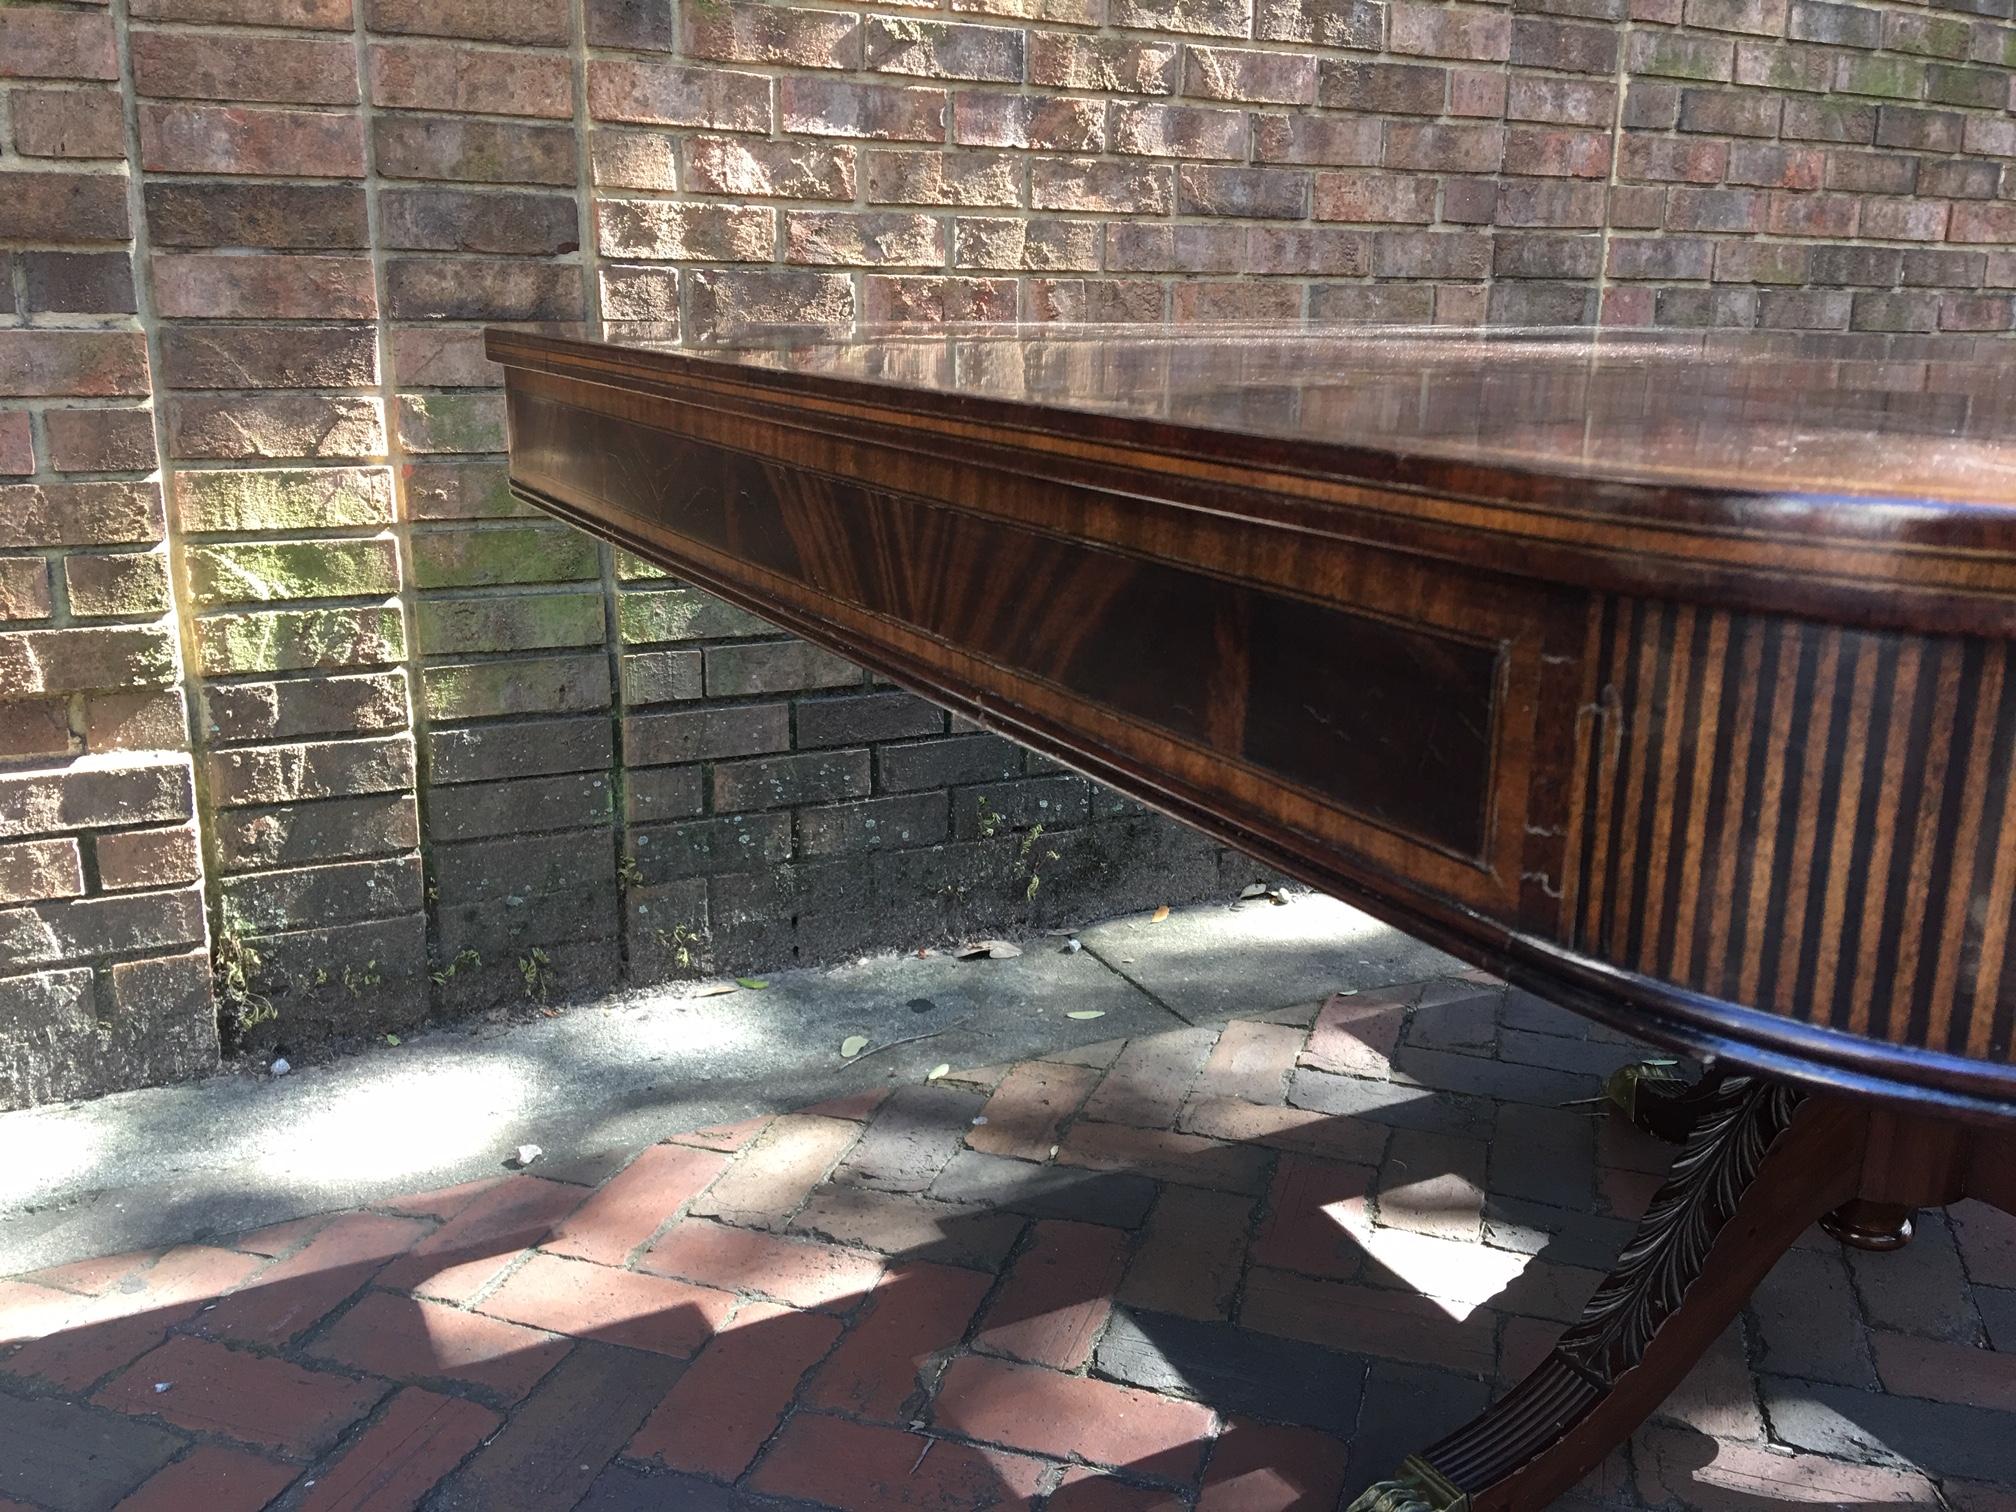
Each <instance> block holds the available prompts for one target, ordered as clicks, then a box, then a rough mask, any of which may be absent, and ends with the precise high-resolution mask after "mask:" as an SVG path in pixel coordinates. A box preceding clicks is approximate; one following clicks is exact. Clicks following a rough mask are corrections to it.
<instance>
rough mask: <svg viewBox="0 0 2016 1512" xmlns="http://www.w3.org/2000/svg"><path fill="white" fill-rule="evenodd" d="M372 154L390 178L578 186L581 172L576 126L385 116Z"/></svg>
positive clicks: (376, 125) (376, 126)
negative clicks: (578, 172)
mask: <svg viewBox="0 0 2016 1512" xmlns="http://www.w3.org/2000/svg"><path fill="white" fill-rule="evenodd" d="M371 153H372V159H373V161H374V162H375V163H376V165H377V168H378V171H379V173H381V174H383V175H384V176H385V177H387V178H399V179H451V180H455V181H457V182H461V183H478V184H506V183H511V184H572V183H573V182H574V181H575V177H576V171H577V158H576V150H575V142H574V133H573V131H572V129H571V128H569V127H566V126H543V125H535V124H531V123H522V122H515V121H480V120H474V121H472V120H459V121H458V120H441V119H438V118H433V117H417V116H397V115H393V116H379V117H378V118H377V119H376V120H374V121H373V122H372V123H371ZM259 244H260V245H282V244H281V243H267V242H261V243H259Z"/></svg>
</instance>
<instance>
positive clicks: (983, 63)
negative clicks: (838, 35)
mask: <svg viewBox="0 0 2016 1512" xmlns="http://www.w3.org/2000/svg"><path fill="white" fill-rule="evenodd" d="M1025 46H1026V41H1025V34H1024V33H1023V32H1022V31H1020V30H1018V29H1016V28H1014V27H1007V26H973V25H967V24H963V23H958V22H943V21H918V20H912V19H910V18H908V17H895V16H870V17H868V18H867V22H866V28H865V31H864V33H863V36H862V48H863V62H864V63H865V65H866V66H867V67H868V68H871V69H874V70H876V71H878V72H881V73H897V74H916V75H920V76H922V77H925V78H932V79H966V80H971V81H976V82H987V83H995V84H1017V83H1020V82H1021V81H1022V75H1023V51H1024V48H1025Z"/></svg>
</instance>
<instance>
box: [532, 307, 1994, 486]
mask: <svg viewBox="0 0 2016 1512" xmlns="http://www.w3.org/2000/svg"><path fill="white" fill-rule="evenodd" d="M554 334H562V333H560V332H555V333H554ZM564 334H566V335H569V336H573V337H576V338H581V339H588V340H604V341H611V342H614V343H615V344H618V345H622V346H627V347H632V348H636V349H640V350H681V351H683V352H684V353H685V355H687V356H690V357H697V358H705V359H706V360H709V361H719V362H727V363H734V364H737V365H739V366H742V367H745V368H756V369H767V370H772V371H776V372H780V373H794V374H809V375H815V376H816V377H822V378H831V379H842V380H854V381H857V382H865V383H870V384H875V385H889V386H894V387H896V388H900V389H907V390H914V391H920V392H926V393H935V394H941V395H946V396H958V397H960V398H966V399H970V398H978V399H982V400H1003V401H1012V402H1015V403H1020V404H1034V405H1038V406H1042V407H1045V408H1049V409H1053V410H1064V411H1080V412H1090V413H1097V414H1106V415H1114V416H1130V417H1136V418H1140V419H1145V420H1154V421H1161V422H1167V423H1171V424H1174V425H1176V426H1179V427H1184V428H1188V429H1194V430H1201V431H1216V432H1239V433H1245V434H1249V435H1254V436H1262V437H1273V438H1278V439H1281V440H1284V441H1288V442H1291V443H1297V444H1315V445H1320V446H1342V447H1350V448H1359V449H1366V450H1370V451H1374V452H1379V453H1385V454H1388V455H1391V456H1394V457H1416V458H1431V459H1436V460H1441V461H1454V462H1474V463H1478V464H1483V465H1486V466H1497V467H1512V468H1516V469H1519V470H1522V471H1534V472H1540V473H1551V474H1562V475H1579V476H1587V477H1592V478H1595V477H1600V478H1603V479H1606V480H1610V481H1613V482H1628V481H1643V482H1652V483H1678V484H1682V485H1689V486H1695V487H1705V488H1712V489H1737V490H1745V491H1751V490H1755V491H1762V492H1767V493H1793V494H1804V495H1823V496H1824V495H1829V494H1859V495H1865V496H1867V495H1875V496H1881V497H1892V498H1900V499H1911V500H1918V501H1948V502H1954V503H1972V504H1999V505H2007V506H2016V335H1999V334H1998V335H1962V334H1950V335H1921V336H1909V335H1905V336H1885V335H1851V334H1835V333H1793V332H1785V333H1762V332H1675V331H1603V332H1589V331H1581V330H1561V329H1553V330H1455V329H1423V328H1407V329H1396V328H1378V327H1372V328H1366V327H1339V326H1331V327H1315V326H1296V325H1286V324H1264V325H1204V326H1188V327H1174V326H1166V327H1158V326H1150V327H1142V326H1089V325H1020V326H940V327H916V326H911V327H880V328H867V327H861V328H852V329H840V330H831V329H827V330H817V331H808V330H805V329H790V328H770V329H763V328H758V329H754V330H751V331H749V332H748V333H746V334H745V335H744V336H742V337H741V338H739V339H738V341H737V342H736V343H735V344H734V345H733V346H730V347H717V348H709V349H679V348H676V347H674V346H672V345H671V344H668V343H660V342H657V341H653V340H651V339H649V337H648V335H645V334H641V333H629V332H623V331H620V330H618V329H617V328H615V327H613V326H612V327H610V328H608V329H607V330H606V331H603V330H598V329H595V328H585V329H584V328H570V329H568V330H567V331H566V332H565V333H564ZM1037 418H1038V420H1039V423H1040V417H1037Z"/></svg>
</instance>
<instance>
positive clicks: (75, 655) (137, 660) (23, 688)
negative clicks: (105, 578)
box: [0, 625, 175, 698]
mask: <svg viewBox="0 0 2016 1512" xmlns="http://www.w3.org/2000/svg"><path fill="white" fill-rule="evenodd" d="M174 675H175V646H174V642H173V640H172V639H171V638H170V634H169V632H168V631H166V630H164V629H161V628H158V627H154V626H140V625H132V626H104V627H93V628H89V629H83V628H78V629H52V630H35V631H27V632H16V633H12V634H0V697H4V698H24V697H33V696H35V695H37V694H43V693H77V692H84V691H86V690H89V689H95V688H124V687H132V686H134V685H136V684H139V685H145V684H156V685H159V684H165V683H168V682H172V681H173V680H174Z"/></svg>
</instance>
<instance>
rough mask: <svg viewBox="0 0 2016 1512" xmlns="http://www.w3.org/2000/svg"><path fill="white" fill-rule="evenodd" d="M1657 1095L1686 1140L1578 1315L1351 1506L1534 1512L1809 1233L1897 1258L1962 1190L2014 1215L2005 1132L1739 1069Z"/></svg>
mask: <svg viewBox="0 0 2016 1512" xmlns="http://www.w3.org/2000/svg"><path fill="white" fill-rule="evenodd" d="M1659 1102H1660V1112H1659V1113H1657V1114H1654V1115H1653V1116H1654V1117H1659V1116H1665V1117H1667V1119H1668V1123H1667V1127H1668V1128H1673V1127H1674V1122H1673V1117H1672V1115H1674V1114H1675V1113H1676V1111H1677V1110H1679V1109H1681V1108H1683V1107H1684V1109H1685V1120H1686V1122H1687V1124H1688V1126H1689V1127H1688V1132H1687V1135H1686V1142H1685V1144H1684V1145H1683V1146H1682V1148H1681V1151H1680V1153H1679V1155H1678V1156H1677V1157H1675V1159H1674V1162H1673V1168H1672V1171H1671V1172H1670V1173H1669V1175H1668V1176H1667V1178H1666V1182H1665V1184H1664V1185H1663V1186H1662V1187H1660V1189H1659V1192H1658V1195H1657V1196H1656V1197H1654V1198H1653V1200H1652V1205H1651V1207H1650V1208H1648V1209H1647V1210H1646V1213H1645V1217H1644V1220H1643V1222H1642V1223H1641V1224H1640V1225H1639V1228H1638V1232H1637V1233H1636V1234H1635V1235H1634V1236H1633V1237H1632V1239H1631V1241H1630V1243H1629V1244H1627V1245H1626V1246H1625V1247H1624V1251H1623V1253H1622V1254H1621V1255H1619V1257H1618V1259H1617V1264H1616V1266H1615V1268H1614V1269H1613V1270H1612V1271H1611V1272H1610V1274H1609V1276H1608V1277H1606V1278H1605V1280H1604V1281H1603V1283H1602V1284H1601V1285H1600V1286H1598V1287H1597V1288H1596V1293H1595V1295H1594V1296H1593V1297H1591V1298H1590V1299H1589V1303H1588V1305H1587V1306H1586V1307H1585V1308H1584V1309H1583V1312H1582V1317H1581V1319H1580V1321H1578V1322H1577V1323H1575V1324H1574V1326H1572V1327H1571V1328H1569V1330H1568V1331H1567V1332H1566V1333H1565V1334H1563V1335H1562V1337H1561V1341H1560V1343H1558V1344H1557V1345H1556V1346H1555V1347H1554V1352H1553V1353H1552V1354H1550V1355H1549V1356H1548V1357H1547V1359H1546V1360H1544V1361H1543V1362H1542V1363H1541V1364H1540V1365H1539V1366H1538V1367H1537V1368H1536V1369H1535V1370H1534V1371H1533V1372H1532V1374H1530V1375H1528V1376H1527V1377H1526V1378H1525V1379H1524V1380H1523V1381H1521V1382H1520V1383H1519V1384H1518V1385H1516V1386H1514V1387H1513V1388H1512V1389H1511V1390H1510V1391H1509V1392H1507V1393H1506V1394H1505V1396H1504V1397H1503V1398H1502V1399H1500V1400H1499V1401H1498V1402H1497V1403H1496V1404H1495V1405H1494V1406H1492V1407H1491V1408H1490V1409H1489V1410H1488V1411H1487V1412H1485V1413H1484V1415H1483V1416H1481V1417H1479V1418H1477V1419H1476V1420H1474V1421H1473V1422H1471V1423H1469V1424H1467V1425H1465V1426H1464V1427H1462V1428H1459V1429H1457V1430H1456V1432H1454V1433H1452V1434H1450V1435H1449V1436H1448V1437H1447V1438H1445V1439H1443V1440H1442V1441H1441V1442H1440V1443H1437V1444H1434V1445H1432V1446H1431V1447H1429V1448H1428V1449H1426V1450H1424V1451H1422V1452H1421V1453H1420V1454H1418V1455H1415V1456H1413V1457H1411V1458H1409V1459H1408V1461H1407V1462H1406V1463H1405V1464H1404V1465H1403V1466H1401V1468H1400V1470H1399V1472H1398V1473H1397V1474H1396V1475H1395V1476H1394V1477H1393V1478H1392V1479H1391V1480H1386V1481H1381V1482H1379V1483H1377V1484H1375V1485H1374V1486H1372V1487H1371V1488H1369V1489H1368V1490H1367V1491H1366V1492H1365V1493H1364V1495H1362V1496H1360V1497H1359V1498H1358V1500H1357V1501H1356V1502H1354V1503H1353V1504H1352V1508H1351V1512H1537V1509H1540V1508H1544V1507H1546V1506H1548V1505H1549V1504H1550V1503H1551V1502H1552V1501H1553V1500H1554V1499H1555V1498H1556V1497H1557V1496H1560V1495H1561V1494H1562V1493H1564V1492H1566V1491H1567V1490H1569V1489H1570V1488H1571V1487H1573V1486H1574V1485H1575V1484H1576V1483H1577V1482H1579V1481H1580V1480H1581V1479H1582V1478H1583V1477H1584V1476H1585V1475H1587V1474H1588V1473H1589V1472H1590V1471H1591V1470H1593V1469H1594V1468H1595V1467H1596V1466H1597V1465H1598V1464H1599V1463H1600V1462H1601V1461H1602V1460H1603V1458H1604V1456H1605V1455H1607V1454H1608V1453H1609V1452H1610V1451H1611V1450H1612V1449H1613V1448H1615V1447H1616V1446H1617V1445H1618V1444H1620V1443H1622V1442H1624V1440H1625V1439H1627V1438H1629V1437H1630V1435H1631V1433H1632V1432H1633V1430H1635V1429H1636V1428H1637V1427H1638V1425H1639V1424H1640V1423H1641V1422H1643V1421H1644V1419H1645V1418H1646V1417H1647V1416H1648V1415H1649V1414H1650V1413H1651V1412H1652V1411H1653V1409H1654V1408H1656V1407H1657V1406H1658V1405H1659V1404H1660V1402H1662V1401H1663V1400H1664V1399H1665V1398H1666V1396H1667V1394H1668V1393H1669V1392H1670V1391H1672V1389H1673V1388H1674V1387H1675V1386H1677V1385H1679V1383H1680V1381H1681V1379H1682V1378H1683V1377H1684V1376H1685V1375H1686V1374H1687V1372H1688V1371H1689V1370H1690V1369H1691V1368H1692V1367H1693V1365H1694V1362H1695V1361H1696V1360H1698V1359H1699V1358H1700V1357H1701V1354H1702V1352H1703V1351H1705V1350H1706V1349H1707V1347H1708V1346H1709V1345H1710V1344H1711V1343H1713V1342H1714V1340H1715V1339H1716V1338H1717V1337H1718V1336H1719V1335H1720V1334H1721V1332H1722V1330H1723V1329H1724V1328H1726V1327H1727V1326H1728V1324H1729V1321H1730V1319H1731V1318H1733V1317H1734V1316H1735V1315H1736V1313H1737V1311H1738V1310H1739V1309H1740V1308H1741V1307H1742V1306H1743V1304H1744V1302H1745V1301H1746V1300H1747V1299H1748V1298H1749V1296H1750V1294H1751V1292H1752V1291H1753V1290H1754V1289H1755V1288H1756V1286H1757V1284H1758V1283H1759V1282H1760V1281H1762V1280H1763V1278H1764V1276H1765V1274H1766V1273H1767V1272H1768V1271H1769V1270H1770V1269H1771V1267H1772V1266H1773V1265H1774V1264H1775V1263H1776V1262H1777V1260H1778V1257H1779V1256H1780V1255H1782V1254H1783V1253H1784V1252H1785V1251H1786V1250H1787V1249H1788V1248H1789V1247H1790V1246H1791V1245H1792V1243H1793V1241H1794V1240H1796V1239H1797V1238H1798V1237H1799V1235H1800V1234H1801V1233H1803V1232H1804V1231H1805V1230H1806V1229H1807V1227H1808V1226H1810V1225H1811V1224H1813V1223H1815V1222H1818V1221H1821V1220H1823V1219H1828V1218H1829V1215H1833V1216H1832V1218H1831V1221H1830V1232H1836V1233H1837V1234H1839V1235H1840V1236H1841V1237H1843V1238H1844V1239H1846V1240H1847V1241H1848V1242H1850V1243H1862V1244H1865V1245H1866V1246H1868V1247H1870V1248H1885V1247H1887V1248H1895V1247H1896V1245H1897V1244H1901V1243H1902V1242H1903V1241H1904V1238H1905V1237H1908V1232H1909V1215H1910V1213H1911V1211H1912V1210H1913V1209H1916V1208H1920V1207H1939V1206H1943V1205H1945V1204H1946V1203H1949V1202H1954V1201H1957V1200H1958V1199H1960V1198H1962V1197H1968V1196H1972V1197H1979V1198H1981V1199H1983V1200H1985V1201H1988V1202H1991V1203H1994V1204H1995V1205H1996V1206H1998V1207H2001V1208H2003V1209H2005V1210H2007V1211H2012V1212H2016V1158H2012V1157H2016V1136H2012V1135H2011V1134H2007V1133H2003V1132H1999V1131H1995V1130H1989V1129H1978V1130H1977V1129H1975V1128H1972V1127H1970V1126H1966V1125H1961V1124H1957V1123H1950V1122H1945V1121H1942V1120H1938V1119H1933V1118H1927V1117H1924V1116H1922V1115H1917V1114H1910V1113H1899V1112H1893V1111H1891V1110H1889V1109H1887V1108H1884V1107H1880V1106H1878V1105H1876V1104H1874V1103H1870V1102H1866V1101H1862V1100H1859V1099H1853V1098H1845V1097H1841V1096H1838V1095H1834V1094H1823V1093H1807V1092H1802V1091H1801V1090H1799V1089H1797V1088H1795V1087H1793V1086H1791V1085H1789V1084H1786V1083H1782V1082H1773V1081H1767V1080H1764V1079H1762V1078H1759V1077H1752V1076H1738V1075H1711V1076H1710V1077H1708V1078H1706V1079H1704V1080H1703V1081H1702V1082H1701V1083H1699V1084H1697V1085H1695V1086H1692V1087H1688V1088H1685V1089H1684V1090H1674V1091H1671V1092H1669V1093H1665V1094H1663V1095H1662V1096H1661V1097H1660V1099H1659ZM1639 1116H1640V1118H1641V1121H1645V1120H1644V1114H1643V1113H1642V1111H1641V1113H1640V1115H1639ZM1676 1132H1677V1130H1676Z"/></svg>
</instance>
